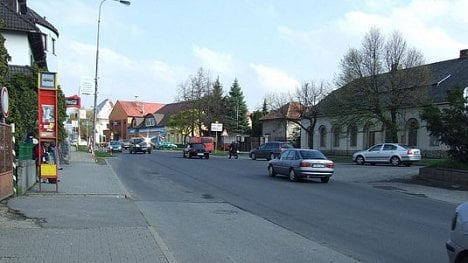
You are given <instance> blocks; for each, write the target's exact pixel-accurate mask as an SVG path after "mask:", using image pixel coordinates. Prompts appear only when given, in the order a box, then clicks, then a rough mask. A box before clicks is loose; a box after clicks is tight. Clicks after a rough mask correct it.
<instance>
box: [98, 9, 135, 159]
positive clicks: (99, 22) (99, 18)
mask: <svg viewBox="0 0 468 263" xmlns="http://www.w3.org/2000/svg"><path fill="white" fill-rule="evenodd" d="M105 1H106V0H102V1H101V3H100V4H99V15H98V21H97V38H96V71H95V74H94V105H93V110H94V114H93V143H92V145H91V151H92V153H93V155H94V148H95V146H96V133H97V131H96V117H97V109H96V107H97V106H96V103H97V94H98V64H99V25H100V24H101V8H102V4H103V3H104V2H105ZM114 1H116V2H119V3H121V4H124V5H130V1H125V0H114Z"/></svg>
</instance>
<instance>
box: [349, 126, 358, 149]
mask: <svg viewBox="0 0 468 263" xmlns="http://www.w3.org/2000/svg"><path fill="white" fill-rule="evenodd" d="M348 137H349V146H351V147H356V146H357V126H356V124H355V123H353V124H351V125H349V126H348Z"/></svg>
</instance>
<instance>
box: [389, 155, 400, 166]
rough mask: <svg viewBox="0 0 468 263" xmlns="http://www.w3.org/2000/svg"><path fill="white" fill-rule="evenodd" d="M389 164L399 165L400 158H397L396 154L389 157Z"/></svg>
mask: <svg viewBox="0 0 468 263" xmlns="http://www.w3.org/2000/svg"><path fill="white" fill-rule="evenodd" d="M390 164H392V165H393V166H399V165H400V158H398V156H393V157H392V158H390Z"/></svg>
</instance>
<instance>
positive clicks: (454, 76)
mask: <svg viewBox="0 0 468 263" xmlns="http://www.w3.org/2000/svg"><path fill="white" fill-rule="evenodd" d="M423 67H426V68H427V69H428V70H429V73H430V79H429V82H428V83H414V85H415V86H417V87H426V88H427V91H428V96H429V99H430V100H431V102H432V103H433V104H435V105H437V106H439V107H446V106H447V104H448V102H447V91H448V90H449V89H452V88H464V87H468V74H467V72H468V50H466V49H465V50H461V51H460V56H459V58H455V59H451V60H445V61H440V62H436V63H432V64H428V65H424V66H423ZM346 88H347V87H346V86H345V87H342V88H340V89H346ZM337 91H339V89H338V90H337ZM334 92H335V91H334ZM343 94H345V93H343ZM325 100H326V98H325ZM325 100H324V101H325ZM363 101H364V100H363ZM321 103H322V102H321ZM319 105H320V104H319ZM319 112H320V108H319ZM333 115H334V113H333V112H323V111H322V112H320V113H319V116H318V117H317V122H316V125H315V129H314V136H313V148H314V149H318V150H320V151H323V152H324V153H326V154H329V155H351V154H352V153H353V152H355V151H358V150H362V149H366V148H369V147H370V146H372V145H374V144H377V143H383V142H386V138H385V137H386V136H385V135H386V132H387V131H386V128H385V125H383V124H382V123H381V122H380V121H378V120H375V119H369V120H367V121H364V122H356V123H350V124H340V123H338V121H337V119H336V118H334V117H333ZM420 115H421V108H417V107H408V108H405V109H403V110H402V111H401V116H400V118H399V122H398V125H399V127H398V128H399V130H398V141H397V143H402V144H407V145H410V146H413V147H417V148H420V149H421V150H422V155H423V156H424V157H440V156H444V155H445V154H446V150H447V149H448V148H447V146H446V145H443V144H442V143H440V142H439V138H435V137H432V136H430V133H429V131H428V130H427V128H426V126H427V124H426V122H425V121H423V120H422V119H421V116H420ZM303 124H304V126H305V127H307V126H308V121H306V120H303ZM301 134H302V136H301V146H302V147H307V145H309V142H308V136H306V132H305V131H304V130H302V131H301Z"/></svg>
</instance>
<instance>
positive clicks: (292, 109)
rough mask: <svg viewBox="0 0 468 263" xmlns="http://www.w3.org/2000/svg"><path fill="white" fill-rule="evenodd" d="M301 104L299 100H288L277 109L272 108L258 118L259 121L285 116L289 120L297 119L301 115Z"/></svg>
mask: <svg viewBox="0 0 468 263" xmlns="http://www.w3.org/2000/svg"><path fill="white" fill-rule="evenodd" d="M301 108H302V106H301V104H300V103H299V102H289V103H286V104H284V105H283V106H282V107H280V108H279V109H276V110H273V111H271V112H270V113H268V114H267V115H265V116H263V117H261V118H260V121H267V120H278V119H284V118H285V117H286V118H287V119H289V120H297V119H299V118H300V116H301Z"/></svg>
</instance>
